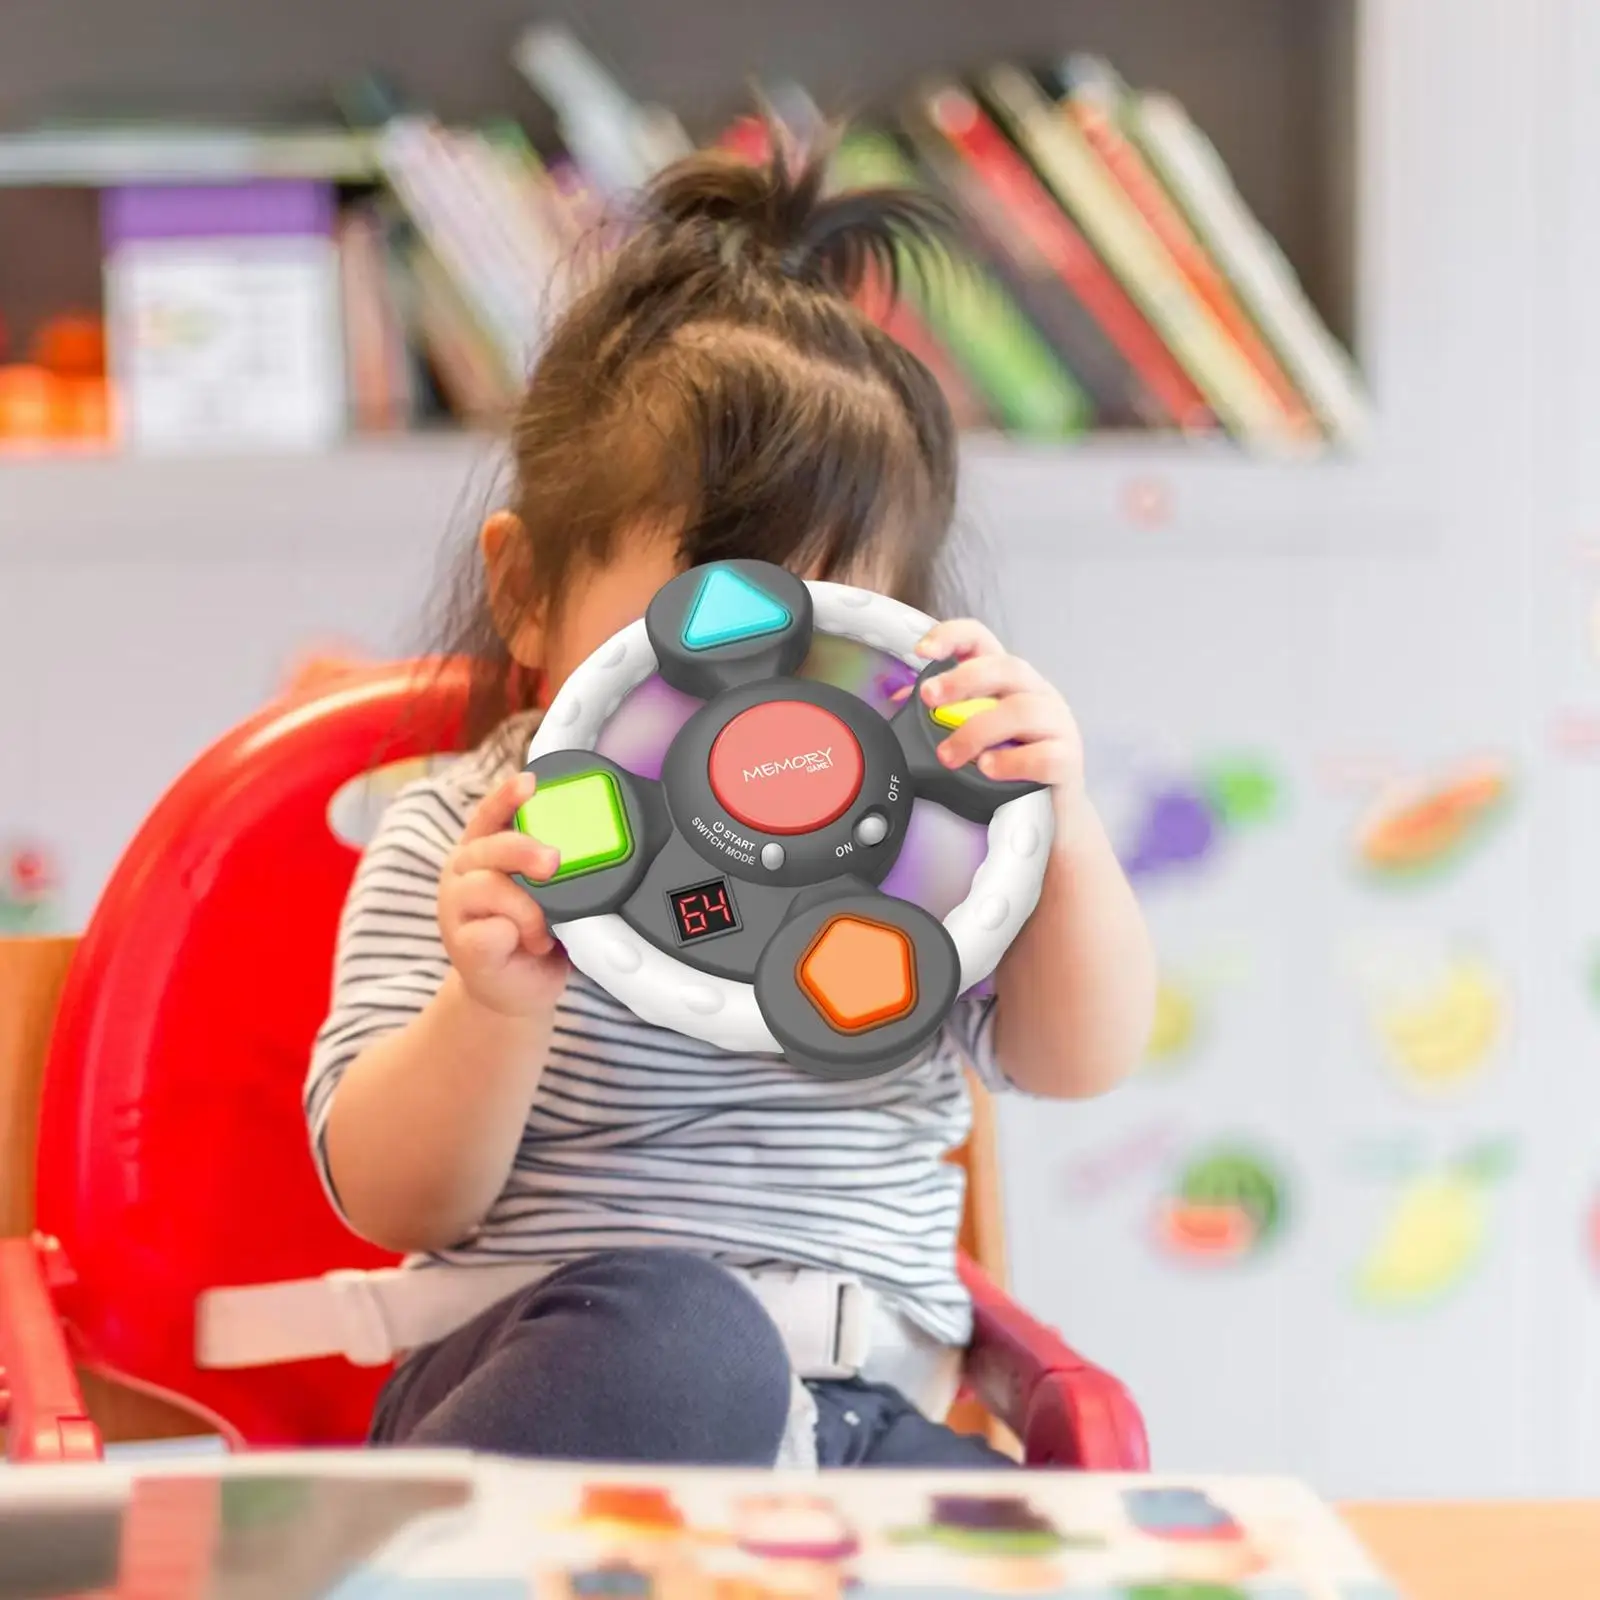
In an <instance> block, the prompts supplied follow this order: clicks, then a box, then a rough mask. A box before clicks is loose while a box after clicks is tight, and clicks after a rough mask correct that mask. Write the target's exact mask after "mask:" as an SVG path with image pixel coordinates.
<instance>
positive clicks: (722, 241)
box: [443, 126, 956, 741]
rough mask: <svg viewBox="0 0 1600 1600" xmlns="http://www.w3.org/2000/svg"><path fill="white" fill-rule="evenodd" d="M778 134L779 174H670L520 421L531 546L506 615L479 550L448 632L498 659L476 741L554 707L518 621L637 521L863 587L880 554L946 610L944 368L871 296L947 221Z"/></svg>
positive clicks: (519, 556) (526, 537) (559, 346)
mask: <svg viewBox="0 0 1600 1600" xmlns="http://www.w3.org/2000/svg"><path fill="white" fill-rule="evenodd" d="M769 135H770V149H771V152H772V153H771V155H770V158H769V159H768V161H767V162H766V163H765V164H764V165H760V166H755V165H751V164H749V163H748V162H747V161H745V160H743V159H740V158H737V157H734V156H732V155H728V154H722V153H715V152H708V153H702V154H698V155H693V156H689V157H686V158H685V159H683V160H681V161H679V162H677V163H676V164H675V165H673V166H671V167H670V168H668V169H667V170H665V171H664V172H662V173H661V174H660V176H659V177H658V178H657V179H656V180H655V181H654V182H653V183H652V184H651V185H650V186H649V188H648V189H647V190H646V191H645V193H644V195H643V196H642V205H641V207H640V214H639V216H638V218H637V221H636V224H635V226H634V227H633V228H632V229H631V231H630V233H629V235H628V237H627V239H626V241H625V242H624V243H623V244H622V245H621V246H620V248H619V249H617V250H616V252H615V253H614V254H612V255H611V256H610V257H609V258H608V259H607V261H606V263H605V267H604V270H603V271H602V273H601V274H600V276H599V278H598V280H597V281H596V282H595V283H594V284H593V285H592V286H590V287H589V288H588V289H587V290H586V291H585V292H583V293H581V294H580V295H578V296H577V298H576V299H575V300H574V301H573V302H572V303H571V304H570V305H569V306H568V307H567V309H566V310H565V311H564V312H563V314H562V315H561V316H560V318H559V319H558V321H557V323H556V325H555V327H554V329H553V331H552V333H551V336H550V339H549V342H548V344H547V346H546V348H545V349H544V351H543V353H542V354H541V356H540V358H539V360H538V363H537V365H536V366H535V368H534V370H533V374H532V377H531V378H530V380H529V383H528V388H527V392H526V394H525V396H524V397H523V399H522V402H521V404H520V406H519V408H518V411H517V415H516V419H515V422H514V425H513V427H512V432H511V445H512V467H513V481H512V488H511V497H510V501H509V508H510V510H511V511H513V512H514V513H515V515H516V517H517V520H518V522H519V523H520V532H519V533H517V534H515V535H513V537H514V539H515V541H516V544H515V547H514V548H513V549H512V550H511V551H510V552H509V555H508V556H507V557H506V558H503V559H502V561H501V563H500V567H501V569H502V570H500V571H498V572H497V573H496V593H495V605H494V614H491V608H490V604H489V595H488V593H487V591H486V587H485V579H484V574H483V572H482V563H481V562H480V561H478V560H477V559H476V551H474V552H473V559H472V560H471V563H470V566H471V570H470V573H466V572H464V573H463V578H464V579H465V580H466V583H467V588H466V590H465V592H464V593H463V594H461V595H458V600H457V604H458V609H459V611H460V616H459V618H458V621H457V623H456V625H455V627H454V628H453V629H452V630H451V637H449V638H448V639H446V640H444V641H443V643H444V646H445V650H446V652H447V653H450V654H454V655H466V656H467V657H469V658H470V659H471V660H472V661H473V662H474V663H475V666H474V677H475V687H474V692H473V695H472V703H471V706H470V709H469V713H468V724H469V726H468V728H467V730H466V731H467V734H468V736H469V738H471V739H473V740H474V741H476V740H478V739H480V738H482V737H484V736H486V735H487V734H489V733H490V732H491V731H492V730H493V729H494V728H495V727H497V726H499V725H500V724H502V723H503V722H504V721H505V720H506V719H507V718H508V717H510V716H512V715H513V714H515V713H516V712H518V711H523V710H527V709H530V708H531V706H532V704H533V697H534V694H535V692H536V687H535V684H534V682H533V681H532V679H531V675H529V674H525V673H522V672H519V671H517V670H516V669H515V667H514V664H513V662H512V661H511V658H510V655H509V651H508V648H507V645H506V642H505V635H506V633H507V632H509V631H511V630H510V629H509V628H508V627H507V622H508V619H514V618H516V617H517V616H520V615H527V614H528V610H527V608H529V607H531V606H533V605H534V604H536V603H537V601H538V600H540V599H541V598H543V597H552V598H553V597H559V596H560V595H561V593H562V591H563V586H564V584H565V583H566V581H567V579H568V578H569V576H570V575H571V573H572V572H573V571H574V570H575V569H577V568H581V567H582V566H583V565H584V564H587V563H597V562H603V561H605V560H606V559H607V557H608V556H610V555H611V554H612V551H613V549H614V547H615V542H616V540H617V538H618V536H619V535H620V534H624V533H625V532H626V531H627V530H629V529H639V528H660V529H662V530H666V531H669V532H671V533H673V534H674V535H675V536H676V537H677V539H678V542H679V546H680V549H681V553H682V557H683V560H684V562H685V563H686V564H689V565H692V564H695V563H698V562H702V561H710V560H714V559H717V558H719V557H739V556H743V557H753V558H759V559H762V560H766V561H772V562H775V563H778V564H780V565H785V566H789V567H791V568H807V569H815V570H816V571H817V572H819V573H821V574H823V575H826V576H837V577H845V576H848V575H849V574H850V573H851V572H852V571H855V572H860V571H861V570H862V564H863V558H867V559H869V560H870V563H871V571H872V573H873V575H874V577H875V579H876V581H877V582H879V583H880V584H882V585H883V586H884V587H885V588H887V589H889V590H890V592H892V593H893V594H895V595H896V596H897V597H899V598H900V599H903V600H905V601H907V602H908V603H910V604H912V605H917V606H920V607H922V608H923V609H931V607H932V603H933V600H934V583H935V574H936V571H937V570H938V568H939V561H940V556H941V554H942V551H943V548H944V545H945V542H946V539H947V537H948V534H949V531H950V524H951V520H952V517H953V514H954V502H955V480H956V436H955V427H954V423H953V422H952V419H951V415H950V409H949V406H948V405H947V403H946V401H945V398H944V395H943V393H942V391H941V390H940V388H939V385H938V383H937V381H936V380H935V378H934V377H933V375H932V374H931V373H930V372H929V371H928V369H927V368H926V367H925V366H923V364H922V363H921V362H920V361H918V360H917V359H916V357H915V356H913V355H911V354H909V353H908V352H907V351H906V350H905V349H904V348H903V347H902V346H901V345H899V344H897V343H896V342H895V341H894V340H893V339H892V338H891V337H890V336H889V335H888V334H887V333H885V332H884V331H883V330H882V329H881V328H880V327H879V326H878V325H877V324H876V323H875V322H874V321H873V320H872V319H871V318H870V317H869V316H867V315H866V314H865V313H864V312H863V310H862V309H861V308H860V306H859V305H858V304H857V303H856V297H857V296H858V294H859V292H860V291H861V290H862V289H863V288H864V287H868V288H870V289H871V290H872V292H873V293H874V295H875V296H876V295H879V294H880V292H881V291H887V292H888V293H891V294H892V293H893V292H894V290H895V289H896V287H897V284H898V272H897V269H898V267H899V266H900V264H901V263H902V262H903V261H904V260H905V259H907V256H906V254H905V253H906V252H920V251H922V250H923V249H924V248H925V247H926V246H928V245H929V244H930V243H932V242H933V241H934V239H935V237H936V235H938V234H939V233H941V232H942V231H943V224H944V214H943V212H942V211H941V210H940V208H939V207H938V206H937V204H936V203H934V202H932V201H930V200H929V199H928V198H926V197H925V196H923V195H920V194H917V193H915V192H910V191H899V190H874V191H869V192H860V193H848V194H836V195H829V194H827V193H826V192H825V180H826V174H827V167H828V159H827V150H826V149H825V148H821V149H816V150H813V152H812V153H811V154H810V155H809V156H808V157H807V158H806V159H804V160H803V161H802V160H796V159H793V158H791V157H790V156H789V155H788V154H787V153H786V150H785V140H784V137H783V136H782V134H781V133H780V131H779V130H778V129H777V128H776V127H775V126H773V127H770V128H769ZM913 259H915V257H913ZM463 601H464V604H463V603H462V602H463ZM496 617H498V621H499V626H498V627H497V626H496Z"/></svg>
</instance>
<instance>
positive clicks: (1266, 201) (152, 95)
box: [0, 0, 1358, 341]
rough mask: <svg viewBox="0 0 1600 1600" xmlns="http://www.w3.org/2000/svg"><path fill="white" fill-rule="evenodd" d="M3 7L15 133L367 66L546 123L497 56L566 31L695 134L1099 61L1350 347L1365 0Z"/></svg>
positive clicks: (444, 100)
mask: <svg viewBox="0 0 1600 1600" xmlns="http://www.w3.org/2000/svg"><path fill="white" fill-rule="evenodd" d="M87 9H91V10H92V12H93V22H92V31H89V30H88V29H87V28H86V18H85V11H86V8H85V7H84V6H83V5H82V4H76V5H62V4H60V3H59V0H8V3H7V5H6V6H5V11H4V21H3V22H0V33H3V38H4V41H5V48H4V49H0V108H3V115H4V120H5V121H6V122H8V123H10V124H11V125H13V126H19V127H20V126H24V125H26V124H28V123H29V122H31V121H35V120H39V119H44V118H47V117H52V116H58V115H59V114H60V113H61V112H62V111H63V109H64V108H66V107H68V106H70V107H71V108H72V109H73V111H74V112H76V113H85V112H87V111H90V110H100V111H104V112H106V113H108V114H126V113H128V112H129V111H131V110H137V109H143V110H144V111H146V112H150V113H159V114H161V115H164V116H182V115H186V114H187V115H193V116H206V115H217V114H223V115H227V116H230V117H239V116H242V115H243V116H248V115H251V114H261V115H267V114H272V115H284V114H291V115H292V114H294V113H296V112H303V111H307V110H311V111H316V110H320V109H321V108H323V107H324V105H325V102H326V100H327V97H328V95H329V93H330V91H331V90H333V89H334V88H336V87H337V86H338V85H339V84H341V83H342V82H346V81H349V80H351V79H353V78H355V77H356V76H358V75H359V74H361V73H364V72H377V73H379V74H382V75H384V76H386V77H389V78H391V79H392V80H393V81H394V82H396V83H397V84H400V85H403V86H404V87H405V89H406V90H407V91H408V92H409V93H411V94H413V95H414V96H415V97H416V99H417V101H418V103H419V104H422V105H426V106H428V107H430V108H431V109H432V110H434V111H436V112H437V113H438V114H439V115H440V116H441V117H444V118H445V119H447V120H451V119H460V120H470V119H472V118H476V117H481V116H483V115H484V114H486V113H492V114H510V115H515V116H518V117H521V118H525V119H526V120H527V121H528V123H529V125H530V127H532V128H534V130H535V132H537V131H538V124H539V122H540V119H541V118H542V117H547V115H548V113H547V112H545V110H544V108H543V107H542V106H541V105H540V103H539V101H538V100H537V98H536V97H535V96H534V94H533V93H532V91H531V90H530V89H529V88H528V86H527V84H526V83H524V82H523V80H522V79H521V78H520V77H519V76H518V75H517V73H516V72H515V71H514V70H513V68H512V66H511V63H510V60H509V56H508V49H509V46H510V44H511V42H512V41H513V40H514V39H515V37H516V35H517V34H518V32H519V31H520V30H521V29H523V28H524V27H526V26H527V25H528V24H529V23H530V22H535V21H542V20H557V19H560V20H564V21H566V22H568V23H569V24H570V25H571V26H572V27H573V29H574V30H575V31H576V32H577V33H578V34H579V36H580V37H581V38H583V39H584V41H585V42H586V43H588V44H589V45H590V46H591V47H592V48H594V49H595V50H596V51H598V52H599V53H600V55H601V56H602V57H603V58H604V59H605V61H606V62H607V63H608V64H609V65H610V66H611V67H612V68H613V69H614V70H615V72H616V73H617V75H618V77H619V78H620V80H621V81H622V82H623V83H624V84H626V85H627V86H628V87H629V88H630V89H631V90H632V91H633V92H634V93H636V94H637V95H639V96H640V97H641V98H642V99H645V100H649V101H656V102H659V103H660V104H662V105H665V106H668V107H670V108H672V109H673V110H674V111H676V112H677V113H678V114H679V115H680V116H681V117H683V118H684V120H685V122H686V123H688V124H689V126H690V131H691V132H694V133H696V134H701V135H704V134H708V133H710V132H712V131H713V130H714V129H715V128H716V127H717V126H719V125H720V124H721V123H722V122H724V121H725V120H726V119H727V118H728V116H729V115H731V114H733V113H735V112H738V111H740V110H743V109H746V108H747V106H748V103H749V102H748V89H747V85H748V83H749V82H750V80H751V78H752V76H753V77H756V78H758V79H760V80H762V81H765V82H776V81H783V80H792V81H794V82H798V83H802V84H804V85H806V86H807V88H809V89H810V90H811V92H812V93H813V94H814V95H816V96H817V98H818V99H819V101H821V102H822V103H823V104H824V106H826V107H829V108H832V109H838V110H848V109H852V108H855V107H859V106H860V105H862V104H864V103H868V102H871V101H875V100H880V99H882V98H883V97H884V96H886V95H891V94H894V93H896V92H898V91H903V90H905V89H908V88H910V87H911V86H912V85H913V84H915V83H916V81H917V80H918V78H919V77H921V76H923V75H924V74H927V73H930V72H939V71H950V70H952V69H954V70H961V69H963V68H969V67H972V66H974V65H978V64H982V63H984V62H990V61H999V60H1006V59H1025V60H1026V59H1036V60H1046V61H1047V60H1051V59H1054V58H1056V57H1058V56H1059V55H1060V54H1061V53H1062V51H1063V50H1064V49H1065V48H1071V49H1077V50H1088V51H1094V52H1097V53H1099V54H1102V55H1105V56H1107V57H1108V58H1109V59H1111V60H1112V61H1114V62H1116V63H1117V64H1118V66H1119V67H1120V68H1121V69H1122V70H1123V72H1124V73H1125V74H1126V75H1127V76H1128V78H1129V79H1130V80H1131V81H1133V82H1136V83H1140V84H1145V85H1150V86H1159V87H1162V88H1164V89H1167V90H1170V91H1171V92H1172V93H1173V94H1176V95H1177V96H1178V97H1179V98H1180V99H1182V100H1183V101H1184V103H1185V104H1186V105H1187V106H1188V108H1189V110H1190V111H1191V113H1192V114H1193V115H1194V117H1195V120H1196V121H1197V122H1198V123H1199V125H1200V126H1201V127H1202V128H1204V129H1206V131H1207V132H1208V133H1209V134H1210V136H1211V138H1212V139H1213V140H1214V142H1215V143H1216V145H1217V148H1218V149H1219V150H1220V151H1221V153H1222V155H1223V157H1224V158H1225V159H1226V161H1227V162H1228V165H1229V167H1230V168H1231V170H1232V171H1233V172H1234V174H1235V176H1236V177H1237V179H1238V181H1239V186H1240V189H1241V190H1242V191H1243V193H1244V195H1245V197H1246V198H1247V199H1248V200H1249V201H1250V202H1251V203H1252V205H1254V206H1255V208H1256V209H1257V211H1258V213H1259V214H1260V216H1261V219H1262V221H1263V222H1264V223H1265V225H1266V227H1267V229H1268V231H1269V232H1270V233H1272V234H1273V236H1274V237H1275V238H1277V239H1278V241H1279V242H1280V243H1281V244H1282V246H1283V248H1284V251H1285V253H1286V254H1287V255H1288V257H1289V259H1290V260H1291V261H1292V262H1293V263H1294V265H1295V267H1296V268H1297V269H1298V270H1299V271H1300V273H1301V276H1302V278H1303V279H1304V281H1305V283H1306V285H1307V288H1308V289H1309V290H1310V293H1311V296H1312V299H1313V300H1314V301H1315V302H1316V303H1317V305H1318V306H1319V307H1320V308H1321V309H1322V311H1323V312H1324V314H1325V315H1326V316H1327V317H1328V320H1329V322H1330V325H1331V326H1332V327H1333V329H1334V331H1335V332H1336V333H1337V334H1339V335H1341V336H1342V337H1344V338H1345V339H1346V340H1347V341H1348V340H1349V338H1350V336H1351V334H1352V332H1353V323H1354V312H1353V303H1352V282H1351V275H1350V271H1349V255H1350V248H1351V239H1350V222H1351V218H1352V217H1353V215H1354V181H1355V179H1354V173H1353V171H1352V169H1351V164H1350V159H1349V157H1350V153H1351V147H1352V137H1351V136H1352V131H1353V100H1354V93H1355V66H1354V63H1355V59H1356V28H1357V12H1358V5H1357V0H1207V3H1206V4H1204V5H1196V4H1195V3H1194V0H1117V3H1116V4H1106V3H1105V0H1054V3H1052V4H1048V5H1041V4H1039V3H1038V0H986V3H984V4H981V5H975V4H973V3H972V0H918V3H917V4H915V5H910V6H908V5H903V4H878V5H862V4H860V3H858V0H811V3H809V4H806V5H793V4H779V3H777V0H741V3H739V4H736V5H730V4H728V3H727V0H675V3H673V4H671V5H663V4H660V3H658V0H554V3H551V0H541V3H539V4H529V3H528V0H452V4H451V5H449V6H448V7H445V6H431V5H417V4H396V3H394V0H338V3H337V4H333V5H330V4H327V3H319V0H273V3H272V4H271V5H263V4H261V3H260V0H125V3H123V4H121V5H117V6H99V5H97V6H94V7H92V8H87Z"/></svg>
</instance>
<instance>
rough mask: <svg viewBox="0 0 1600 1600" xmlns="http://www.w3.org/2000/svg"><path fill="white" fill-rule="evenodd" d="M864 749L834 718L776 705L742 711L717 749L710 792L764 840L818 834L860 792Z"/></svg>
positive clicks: (803, 704)
mask: <svg viewBox="0 0 1600 1600" xmlns="http://www.w3.org/2000/svg"><path fill="white" fill-rule="evenodd" d="M862 768H863V762H862V759H861V746H860V745H859V744H857V743H856V737H855V735H854V734H853V733H851V731H850V729H849V728H848V727H847V726H846V725H845V723H843V722H842V721H841V720H840V719H839V718H838V717H836V716H834V714H833V713H832V712H831V711H824V710H823V709H822V707H821V706H814V705H812V704H810V702H809V701H805V700H770V701H768V702H767V704H765V705H760V706H751V708H750V709H749V710H748V711H741V712H740V713H739V715H738V716H736V717H735V718H734V719H733V720H732V721H731V722H729V723H728V724H727V726H726V727H725V728H723V730H722V732H721V733H719V734H718V735H717V737H716V741H715V742H714V743H713V744H712V746H711V762H710V770H709V772H708V774H707V775H708V776H709V778H710V780H711V792H712V793H713V794H714V795H715V796H716V797H717V800H718V802H719V803H720V805H721V806H722V808H723V810H724V811H726V812H727V813H728V815H729V816H730V817H733V818H734V819H735V820H736V821H738V822H742V823H743V824H744V825H745V826H746V827H747V828H755V829H757V830H759V831H760V832H762V833H813V832H815V831H816V830H817V829H818V828H825V827H827V825H828V824H829V823H830V822H836V821H837V820H838V819H839V818H840V817H841V816H843V815H844V813H845V812H846V811H847V810H849V808H850V803H851V802H852V801H853V800H854V799H855V797H856V796H857V795H858V794H859V793H860V792H861V774H862Z"/></svg>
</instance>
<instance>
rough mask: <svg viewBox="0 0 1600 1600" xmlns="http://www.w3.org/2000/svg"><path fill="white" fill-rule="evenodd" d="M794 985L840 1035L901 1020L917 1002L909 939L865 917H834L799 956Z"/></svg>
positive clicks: (914, 970)
mask: <svg viewBox="0 0 1600 1600" xmlns="http://www.w3.org/2000/svg"><path fill="white" fill-rule="evenodd" d="M799 978H800V987H801V989H802V990H803V991H804V992H805V994H806V995H807V996H808V997H809V999H810V1000H811V1003H812V1004H813V1005H814V1006H815V1007H816V1008H817V1010H818V1011H820V1012H821V1013H822V1015H823V1016H824V1017H825V1018H826V1019H827V1021H828V1022H829V1023H830V1024H831V1025H832V1026H833V1027H835V1028H837V1029H838V1030H839V1031H840V1032H841V1033H861V1032H863V1031H864V1030H865V1029H867V1028H876V1027H880V1026H882V1024H884V1023H885V1022H893V1021H894V1020H895V1019H896V1018H897V1017H903V1016H904V1015H905V1014H906V1013H907V1012H908V1011H910V1010H911V1009H912V1007H913V1006H915V1005H916V1003H917V969H916V960H915V957H914V956H913V954H912V950H911V941H910V940H909V939H908V938H907V937H906V936H905V934H903V933H902V932H901V931H900V930H899V929H898V928H894V927H890V926H888V925H887V924H885V923H882V922H869V921H868V920H867V919H866V918H865V917H834V918H833V919H832V921H830V922H826V923H824V924H823V926H822V929H821V931H820V932H819V933H818V934H817V936H816V938H815V939H813V940H812V941H811V944H810V947H809V948H808V949H807V950H806V953H805V954H804V955H803V956H802V957H801V958H800V970H799Z"/></svg>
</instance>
